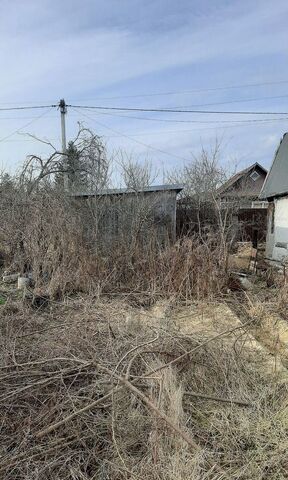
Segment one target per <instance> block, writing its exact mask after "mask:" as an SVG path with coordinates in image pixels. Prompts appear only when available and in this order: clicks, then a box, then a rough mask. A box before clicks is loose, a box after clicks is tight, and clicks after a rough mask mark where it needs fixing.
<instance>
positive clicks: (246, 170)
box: [217, 162, 267, 195]
mask: <svg viewBox="0 0 288 480" xmlns="http://www.w3.org/2000/svg"><path fill="white" fill-rule="evenodd" d="M256 167H258V168H260V169H261V170H262V171H263V172H264V173H267V170H266V168H264V167H262V165H260V163H258V162H255V163H253V165H250V167H247V168H244V169H243V170H240V172H237V173H235V175H233V176H232V177H231V178H229V179H228V180H227V182H225V183H223V185H221V187H219V188H218V191H217V193H218V194H219V195H221V194H222V193H224V192H226V190H228V189H229V188H231V187H232V186H233V185H234V184H235V183H236V182H237V181H238V180H240V178H241V177H244V176H245V175H247V174H248V173H249V172H250V171H252V170H255V168H256Z"/></svg>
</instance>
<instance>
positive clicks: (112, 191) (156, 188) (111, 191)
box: [73, 184, 184, 197]
mask: <svg viewBox="0 0 288 480" xmlns="http://www.w3.org/2000/svg"><path fill="white" fill-rule="evenodd" d="M183 188H184V185H180V184H171V185H152V186H150V187H143V188H140V189H138V190H134V189H132V188H107V189H103V190H98V191H97V192H95V193H91V192H80V193H74V194H73V197H95V196H103V195H123V194H129V193H130V194H131V193H146V192H164V191H175V192H176V193H179V192H181V190H183Z"/></svg>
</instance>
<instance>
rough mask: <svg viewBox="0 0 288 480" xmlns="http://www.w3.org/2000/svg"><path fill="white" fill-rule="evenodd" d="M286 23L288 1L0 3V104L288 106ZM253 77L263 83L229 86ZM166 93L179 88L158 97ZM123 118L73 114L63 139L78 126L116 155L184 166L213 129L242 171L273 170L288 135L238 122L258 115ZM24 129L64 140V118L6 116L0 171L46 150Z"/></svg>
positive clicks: (0, 131) (283, 126)
mask: <svg viewBox="0 0 288 480" xmlns="http://www.w3.org/2000/svg"><path fill="white" fill-rule="evenodd" d="M287 18H288V2H287V1H286V0H276V1H274V2H273V3H272V2H271V1H268V0H261V1H257V0H254V1H250V0H242V1H238V0H233V1H229V0H226V1H225V0H221V1H219V0H216V1H215V0H213V1H212V0H210V1H208V0H202V1H201V0H199V1H198V0H182V1H178V2H175V1H170V0H146V1H143V0H141V1H140V0H121V1H120V0H106V2H104V1H98V0H94V1H92V0H83V1H82V2H79V1H75V0H69V1H67V0H62V1H61V2H59V1H54V0H49V1H48V0H47V1H46V0H38V1H36V0H25V1H23V0H22V1H20V0H13V2H11V0H10V1H7V0H0V52H1V53H0V55H1V66H2V68H1V75H0V107H2V108H4V107H12V106H15V105H36V104H37V105H41V104H44V105H46V104H50V103H57V102H58V101H59V99H60V98H62V97H64V98H65V100H66V102H67V103H72V104H86V105H104V106H119V107H124V106H125V107H143V108H154V107H160V108H169V107H170V108H171V107H180V106H181V107H191V108H193V107H195V108H202V109H213V110H249V111H251V110H252V111H268V112H269V111H275V112H278V111H279V112H280V111H283V112H286V111H288V61H287V47H288V31H287ZM276 82H279V83H276ZM280 82H282V83H280ZM285 82H286V83H285ZM251 84H266V85H261V86H260V85H259V86H250V87H247V86H246V87H241V88H226V87H230V86H237V85H251ZM224 87H225V88H224ZM167 92H175V94H171V93H170V94H169V95H158V94H160V93H167ZM155 94H157V95H155ZM267 97H280V98H267ZM255 99H256V100H255ZM257 99H258V100H257ZM108 113H109V115H108ZM112 113H113V112H112ZM116 114H117V112H114V113H113V115H111V112H108V111H107V112H102V113H100V112H97V111H95V110H91V111H90V110H89V111H87V110H86V111H83V110H72V109H71V110H69V112H68V115H67V133H68V139H69V138H73V136H74V135H75V132H76V130H77V121H81V122H84V124H85V126H87V127H90V128H92V129H93V130H94V131H95V132H96V133H98V134H99V135H102V136H103V139H104V140H105V142H106V143H107V147H108V150H109V152H110V153H111V154H113V153H115V152H117V151H119V149H122V150H125V151H126V152H127V153H128V154H132V155H134V156H135V158H137V159H140V160H144V159H145V158H149V159H150V160H151V162H153V164H154V165H155V167H156V168H158V169H160V170H162V169H169V168H170V167H174V168H178V167H180V166H182V165H183V163H185V161H189V160H190V159H191V155H192V154H194V155H197V152H199V150H200V148H201V145H204V147H207V148H209V147H210V146H211V144H213V142H214V141H215V138H216V136H217V137H218V138H219V139H221V142H222V161H223V163H227V164H229V165H230V167H231V165H232V166H233V167H232V168H234V167H235V165H237V167H238V168H239V169H240V168H244V167H245V166H247V165H249V164H250V163H253V162H255V161H258V162H260V163H262V164H263V165H264V166H266V167H269V166H270V163H271V161H272V157H273V153H274V151H275V148H276V147H277V144H278V142H279V140H280V138H281V136H282V135H283V133H284V132H285V131H286V130H288V119H287V120H281V121H277V122H276V121H271V122H261V123H260V122H259V123H257V122H256V123H253V122H251V123H247V124H245V123H244V124H241V123H240V124H239V123H238V124H237V123H236V122H235V121H237V120H244V119H255V118H262V117H256V116H255V115H251V116H248V117H243V116H239V115H233V116H225V115H220V114H217V115H216V114H215V115H209V116H208V115H200V114H181V115H180V114H168V113H162V114H154V113H141V114H135V113H134V114H133V113H127V112H122V113H121V112H118V114H117V115H116ZM40 115H42V116H41V118H39V116H40ZM135 117H137V118H135ZM287 117H288V115H287ZM264 118H269V116H268V115H267V116H265V117H264ZM167 120H168V121H167ZM175 120H177V121H175ZM179 120H181V122H179ZM183 120H185V121H186V123H184V122H183ZM223 120H225V121H226V123H220V122H221V121H223ZM227 121H228V122H227ZM205 122H216V123H205ZM217 122H218V123H217ZM18 130H19V132H17V131H18ZM14 132H17V133H14ZM25 132H29V133H31V134H34V135H36V136H38V137H40V138H46V139H49V140H51V141H52V142H53V143H54V144H55V145H56V146H59V145H60V121H59V113H58V112H57V111H56V110H55V109H54V110H48V109H47V110H43V111H42V110H41V111H37V110H35V111H34V110H33V111H32V110H31V111H30V110H28V111H24V112H19V111H9V112H7V111H0V166H1V165H2V167H4V168H6V169H8V170H10V171H14V170H15V168H17V166H19V164H20V163H21V161H23V160H24V159H25V157H26V155H28V154H30V153H36V154H42V155H45V154H47V148H46V147H45V146H44V145H43V144H41V143H39V142H36V141H34V140H32V139H31V138H29V137H26V136H25V135H20V133H25ZM147 145H149V146H150V147H148V146H147ZM160 151H161V152H160ZM162 152H166V153H162Z"/></svg>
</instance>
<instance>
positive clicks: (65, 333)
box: [0, 297, 288, 480]
mask: <svg viewBox="0 0 288 480" xmlns="http://www.w3.org/2000/svg"><path fill="white" fill-rule="evenodd" d="M0 312H1V324H0V325H1V366H0V368H1V370H0V375H1V383H0V406H1V457H0V472H1V474H0V476H1V478H5V479H7V480H12V479H13V480H14V479H15V480H16V479H17V480H24V479H25V480H27V479H29V480H48V479H49V480H50V479H51V480H52V479H56V478H57V479H60V480H68V479H69V480H70V479H72V480H76V479H77V480H83V479H85V480H88V479H89V480H92V479H96V478H97V479H112V480H114V479H115V480H116V479H117V480H118V479H145V480H146V479H151V480H159V479H160V480H162V479H163V480H164V479H165V480H166V479H171V480H172V479H173V480H174V479H177V480H186V479H191V480H200V479H201V480H202V479H207V480H208V479H209V480H212V479H214V480H215V479H220V478H229V479H235V480H236V479H240V480H244V479H245V480H251V479H252V478H253V479H255V480H258V479H259V480H260V479H261V480H262V479H269V480H270V479H272V480H276V479H277V480H279V479H280V480H281V479H285V478H287V469H288V464H287V455H286V451H287V447H288V440H287V430H288V423H287V410H285V408H286V409H287V386H286V383H283V382H280V381H279V379H278V378H277V376H275V375H268V374H265V373H264V372H263V371H261V369H260V370H259V368H258V366H259V362H261V355H262V354H263V353H261V351H256V352H255V351H251V349H250V348H249V345H248V344H246V343H245V342H244V338H245V335H243V333H244V331H245V327H240V328H239V326H238V328H237V329H235V330H234V331H232V330H233V329H230V332H226V333H223V332H222V335H221V336H218V337H217V338H215V339H214V340H212V339H211V336H209V334H208V332H207V335H205V332H203V331H202V332H201V335H199V334H195V335H193V334H191V335H185V334H181V333H180V332H179V331H178V329H176V328H175V327H173V311H172V312H171V313H170V316H168V317H167V319H165V318H163V317H161V319H157V318H156V317H153V314H152V313H150V314H149V316H148V317H147V318H148V320H149V321H145V322H143V321H141V320H140V318H142V317H143V315H138V310H137V309H134V308H132V307H129V306H128V305H127V303H124V302H119V301H117V302H115V301H114V302H109V301H107V302H103V301H102V302H100V301H99V300H97V299H95V298H91V297H85V298H78V299H74V300H73V301H72V300H69V301H68V300H67V301H66V303H63V304H61V305H60V304H55V305H53V304H52V305H51V307H50V308H49V309H47V310H44V311H38V312H35V311H31V310H30V309H27V308H26V307H24V306H21V304H13V303H10V302H9V301H8V302H7V303H6V305H5V306H2V307H1V310H0ZM142 313H143V312H142ZM144 313H145V312H144ZM228 336H229V338H230V340H231V341H229V342H228V341H227V337H228ZM135 389H136V390H135ZM187 392H190V393H191V392H192V393H193V395H192V396H189V395H187V394H186V393H187ZM199 393H200V394H202V395H204V396H205V395H206V396H213V397H216V398H218V399H219V400H218V401H215V400H213V401H212V400H208V399H205V398H200V397H197V394H199ZM195 395H196V396H195ZM223 399H224V400H228V403H227V402H223V401H222V400H223ZM233 400H238V401H240V402H244V404H248V405H249V406H244V405H238V404H236V403H233Z"/></svg>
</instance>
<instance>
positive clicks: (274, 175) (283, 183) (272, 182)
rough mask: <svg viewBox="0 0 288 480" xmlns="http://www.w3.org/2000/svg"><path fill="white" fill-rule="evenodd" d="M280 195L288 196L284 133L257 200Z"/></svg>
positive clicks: (287, 154)
mask: <svg viewBox="0 0 288 480" xmlns="http://www.w3.org/2000/svg"><path fill="white" fill-rule="evenodd" d="M282 195H288V133H284V135H283V138H282V140H281V141H280V144H279V146H278V148H277V150H276V152H275V155H274V159H273V163H272V165H271V168H270V171H269V173H268V175H267V177H266V180H265V182H264V184H263V187H262V190H261V192H260V195H259V198H260V199H265V198H273V197H277V196H282Z"/></svg>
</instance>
